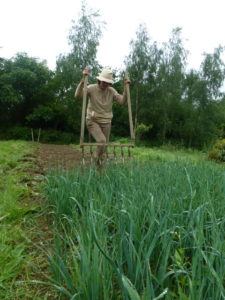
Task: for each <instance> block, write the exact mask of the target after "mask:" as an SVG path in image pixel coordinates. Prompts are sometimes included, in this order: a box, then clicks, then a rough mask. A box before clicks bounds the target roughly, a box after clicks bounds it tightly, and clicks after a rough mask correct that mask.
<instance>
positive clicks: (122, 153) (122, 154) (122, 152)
mask: <svg viewBox="0 0 225 300" xmlns="http://www.w3.org/2000/svg"><path fill="white" fill-rule="evenodd" d="M120 148H121V156H122V161H123V163H124V151H123V147H120Z"/></svg>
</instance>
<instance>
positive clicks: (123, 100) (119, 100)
mask: <svg viewBox="0 0 225 300" xmlns="http://www.w3.org/2000/svg"><path fill="white" fill-rule="evenodd" d="M113 100H114V101H116V102H117V103H119V104H121V105H127V93H126V89H124V91H123V95H121V94H119V93H118V92H117V91H116V90H114V95H113Z"/></svg>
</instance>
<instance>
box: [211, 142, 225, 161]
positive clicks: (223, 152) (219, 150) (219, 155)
mask: <svg viewBox="0 0 225 300" xmlns="http://www.w3.org/2000/svg"><path fill="white" fill-rule="evenodd" d="M209 159H211V160H215V161H217V162H225V139H222V140H218V141H217V142H216V143H215V144H214V146H213V147H212V150H211V151H210V152H209Z"/></svg>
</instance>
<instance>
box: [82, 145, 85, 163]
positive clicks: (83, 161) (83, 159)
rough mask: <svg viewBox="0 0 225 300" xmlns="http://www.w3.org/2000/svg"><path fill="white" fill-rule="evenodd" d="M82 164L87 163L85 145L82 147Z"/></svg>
mask: <svg viewBox="0 0 225 300" xmlns="http://www.w3.org/2000/svg"><path fill="white" fill-rule="evenodd" d="M82 164H83V165H85V155H84V147H82Z"/></svg>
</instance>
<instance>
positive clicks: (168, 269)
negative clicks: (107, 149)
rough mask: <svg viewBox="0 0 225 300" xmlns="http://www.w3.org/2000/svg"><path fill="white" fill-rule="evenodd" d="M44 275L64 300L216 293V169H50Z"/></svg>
mask: <svg viewBox="0 0 225 300" xmlns="http://www.w3.org/2000/svg"><path fill="white" fill-rule="evenodd" d="M45 195H46V198H47V199H48V201H49V205H51V206H52V209H53V212H54V225H55V232H56V234H55V248H54V251H53V253H51V254H49V260H50V265H51V269H52V276H51V281H52V283H53V284H54V286H55V287H56V288H57V290H58V291H59V292H60V294H61V295H62V299H64V298H63V297H64V296H66V297H67V298H68V299H80V300H83V299H93V300H94V299H96V300H101V299H104V300H109V299H132V300H136V299H143V300H149V299H155V300H156V299H162V298H163V299H179V300H180V299H184V300H186V299H193V300H194V299H196V300H197V299H213V300H217V299H218V300H219V299H224V298H225V289H224V284H225V281H224V280H225V241H224V237H225V226H224V225H225V216H224V208H225V201H224V195H225V170H224V168H223V167H221V166H219V165H216V164H212V163H208V162H204V161H192V162H190V161H185V160H184V159H182V160H176V161H167V162H166V161H163V162H152V161H149V162H145V163H144V164H141V163H135V162H134V163H131V164H129V165H119V164H118V165H107V166H105V168H104V169H102V171H101V172H98V171H97V170H96V169H95V168H94V167H93V168H91V169H88V170H84V169H79V170H76V171H73V172H72V171H71V172H63V171H61V172H56V171H55V172H51V173H49V175H48V176H47V178H46V185H45Z"/></svg>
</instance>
